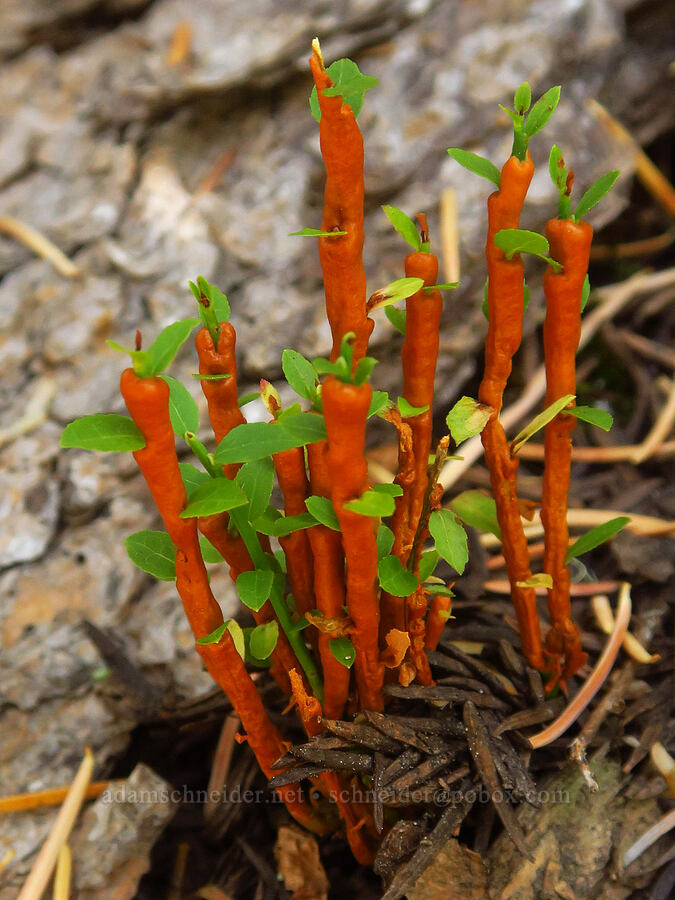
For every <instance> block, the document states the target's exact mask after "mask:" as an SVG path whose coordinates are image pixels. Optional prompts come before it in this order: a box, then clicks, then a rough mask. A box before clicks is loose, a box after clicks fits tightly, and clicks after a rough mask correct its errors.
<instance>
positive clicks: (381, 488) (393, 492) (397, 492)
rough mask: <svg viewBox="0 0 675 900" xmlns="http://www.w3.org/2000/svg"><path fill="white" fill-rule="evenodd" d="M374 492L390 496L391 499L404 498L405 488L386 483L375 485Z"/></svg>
mask: <svg viewBox="0 0 675 900" xmlns="http://www.w3.org/2000/svg"><path fill="white" fill-rule="evenodd" d="M373 490H374V491H375V492H376V493H378V494H388V495H389V496H390V497H402V496H403V488H402V487H401V485H400V484H393V483H392V482H385V483H384V484H374V485H373Z"/></svg>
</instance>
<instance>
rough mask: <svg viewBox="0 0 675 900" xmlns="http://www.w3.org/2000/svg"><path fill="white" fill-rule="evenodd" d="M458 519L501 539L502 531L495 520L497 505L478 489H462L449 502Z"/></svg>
mask: <svg viewBox="0 0 675 900" xmlns="http://www.w3.org/2000/svg"><path fill="white" fill-rule="evenodd" d="M450 506H451V507H452V511H453V512H454V513H455V515H456V516H457V518H458V519H461V520H462V522H464V524H465V525H469V526H470V527H471V528H477V529H478V530H479V531H489V532H491V533H492V534H494V535H495V537H498V538H499V539H500V540H501V537H502V532H501V528H500V527H499V522H498V520H497V505H496V503H495V501H494V499H493V498H492V497H488V496H486V495H485V494H482V493H481V492H480V491H463V492H462V493H461V494H458V495H457V496H456V497H455V499H454V500H452V501H451V502H450Z"/></svg>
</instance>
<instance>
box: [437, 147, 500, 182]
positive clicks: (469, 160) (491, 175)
mask: <svg viewBox="0 0 675 900" xmlns="http://www.w3.org/2000/svg"><path fill="white" fill-rule="evenodd" d="M448 154H449V155H450V156H451V157H452V158H453V159H454V160H455V161H456V162H458V163H459V164H460V166H464V168H465V169H468V170H469V172H473V173H474V175H480V176H481V178H487V180H488V181H491V182H492V183H493V184H494V185H495V186H496V187H499V182H500V180H501V174H500V172H499V169H498V168H497V166H496V165H495V164H494V163H492V162H490V160H489V159H484V158H483V157H482V156H478V154H477V153H471V151H470V150H462V149H461V148H459V147H450V149H449V150H448Z"/></svg>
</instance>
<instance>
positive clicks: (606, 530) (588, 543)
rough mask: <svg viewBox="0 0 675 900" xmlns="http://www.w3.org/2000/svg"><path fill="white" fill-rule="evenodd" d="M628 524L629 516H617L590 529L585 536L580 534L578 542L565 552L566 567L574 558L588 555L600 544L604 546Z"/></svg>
mask: <svg viewBox="0 0 675 900" xmlns="http://www.w3.org/2000/svg"><path fill="white" fill-rule="evenodd" d="M629 522H630V516H617V518H616V519H610V520H609V522H605V523H604V524H602V525H597V526H596V527H595V528H591V530H590V531H587V532H586V534H582V535H581V537H580V538H579V540H578V541H575V542H574V543H573V544H572V546H571V547H570V548H569V550H568V551H567V555H566V556H565V565H567V563H568V562H569V561H570V560H571V559H576V557H577V556H581V554H582V553H588V551H589V550H594V549H595V548H596V547H599V546H600V544H604V543H605V541H608V540H609V539H610V538H613V537H614V535H615V534H618V533H619V532H620V531H621V529H622V528H625V527H626V525H628V523H629Z"/></svg>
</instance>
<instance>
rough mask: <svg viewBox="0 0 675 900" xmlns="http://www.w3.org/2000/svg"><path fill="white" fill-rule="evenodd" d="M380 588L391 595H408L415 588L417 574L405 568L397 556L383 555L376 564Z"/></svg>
mask: <svg viewBox="0 0 675 900" xmlns="http://www.w3.org/2000/svg"><path fill="white" fill-rule="evenodd" d="M377 574H378V576H379V579H380V586H381V587H382V590H384V591H386V592H387V593H388V594H391V595H392V596H393V597H409V596H410V594H413V593H414V592H415V591H416V590H417V585H418V581H417V576H416V575H414V574H413V573H412V572H409V571H408V570H407V569H404V568H403V564H402V563H401V560H400V559H399V558H398V556H384V557H382V559H381V560H380V561H379V562H378V564H377Z"/></svg>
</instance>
